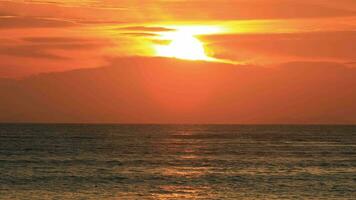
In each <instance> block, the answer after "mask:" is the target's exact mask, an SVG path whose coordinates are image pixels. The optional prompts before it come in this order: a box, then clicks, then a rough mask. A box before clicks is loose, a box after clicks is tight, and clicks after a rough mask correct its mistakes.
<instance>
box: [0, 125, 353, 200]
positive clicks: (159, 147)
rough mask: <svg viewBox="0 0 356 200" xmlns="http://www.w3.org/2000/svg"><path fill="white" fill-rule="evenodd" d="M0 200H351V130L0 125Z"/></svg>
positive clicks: (321, 127)
mask: <svg viewBox="0 0 356 200" xmlns="http://www.w3.org/2000/svg"><path fill="white" fill-rule="evenodd" d="M0 175H1V176H0V199H143V200H145V199H354V198H355V197H356V126H237V125H236V126H223V125H216V126H215V125H214V126H213V125H211V126H209V125H30V124H28V125H18V124H17V125H15V124H13V125H0Z"/></svg>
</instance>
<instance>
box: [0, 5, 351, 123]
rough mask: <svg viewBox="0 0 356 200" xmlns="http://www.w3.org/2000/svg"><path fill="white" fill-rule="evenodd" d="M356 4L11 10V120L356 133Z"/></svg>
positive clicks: (6, 54) (6, 39) (3, 41)
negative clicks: (267, 126) (273, 126)
mask: <svg viewBox="0 0 356 200" xmlns="http://www.w3.org/2000/svg"><path fill="white" fill-rule="evenodd" d="M355 44H356V1H355V0H338V1H330V0H298V1H295V0H190V1H184V0H119V1H114V0H101V1H100V0H98V1H96V0H83V1H74V0H62V1H52V0H45V1H42V0H32V1H30V0H28V1H25V0H23V1H21V0H5V1H0V95H1V96H0V121H1V122H93V123H100V122H103V123H108V122H112V123H308V124H313V123H317V124H318V123H323V124H324V123H327V124H334V123H337V124H339V123H340V124H344V123H346V124H355V123H356V105H355V103H354V102H355V101H356V68H355V67H356V45H355Z"/></svg>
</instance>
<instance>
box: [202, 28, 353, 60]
mask: <svg viewBox="0 0 356 200" xmlns="http://www.w3.org/2000/svg"><path fill="white" fill-rule="evenodd" d="M202 39H203V40H204V41H206V42H207V43H208V47H209V48H210V49H213V50H216V51H217V52H216V55H217V56H220V57H223V58H229V59H233V60H254V58H261V59H262V60H265V61H266V60H267V61H268V60H280V61H283V60H288V59H305V60H307V59H314V60H323V59H324V60H339V61H345V60H349V61H350V60H351V61H352V60H355V59H356V53H355V51H354V50H353V49H354V45H353V44H354V43H356V32H354V31H330V32H323V31H320V32H305V33H281V34H280V33H275V34H273V33H271V34H264V33H261V34H231V35H210V36H204V37H202Z"/></svg>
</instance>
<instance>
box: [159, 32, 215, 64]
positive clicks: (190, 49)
mask: <svg viewBox="0 0 356 200" xmlns="http://www.w3.org/2000/svg"><path fill="white" fill-rule="evenodd" d="M174 28H175V29H176V31H172V32H165V33H163V34H162V35H161V36H160V38H159V39H160V40H167V41H169V43H168V44H167V45H156V46H155V47H154V48H155V52H156V55H158V56H163V57H172V58H179V59H185V60H206V61H212V60H213V58H211V57H209V56H208V55H207V54H206V51H205V48H204V44H203V42H201V41H200V40H199V39H198V38H197V37H196V36H197V35H201V34H206V33H209V31H210V32H212V30H211V28H210V29H208V28H204V27H203V28H202V27H174Z"/></svg>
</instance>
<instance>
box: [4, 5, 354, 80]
mask: <svg viewBox="0 0 356 200" xmlns="http://www.w3.org/2000/svg"><path fill="white" fill-rule="evenodd" d="M177 24H178V25H187V24H189V25H221V26H223V27H224V28H226V29H228V30H229V31H228V32H222V33H216V34H210V35H202V36H198V37H199V38H201V40H202V41H203V42H204V43H205V46H206V48H207V51H208V52H209V54H210V56H212V57H216V58H220V59H229V60H232V61H235V62H239V63H258V64H262V65H263V64H276V63H283V62H291V61H299V60H302V61H305V60H308V61H316V62H318V61H320V62H342V63H354V62H355V60H356V54H355V51H353V44H354V43H355V42H356V41H355V35H356V34H355V33H356V3H355V1H352V0H340V1H337V2H336V1H335V2H330V1H323V0H313V1H307V0H301V1H293V0H267V1H266V0H236V1H231V0H221V1H213V0H197V1H180V0H173V1H172V0H140V1H136V0H134V1H133V0H127V1H126V0H124V1H120V2H119V3H118V2H117V1H110V0H99V1H86V0H85V1H80V2H79V1H71V0H69V1H47V0H46V1H42V0H38V1H22V0H8V1H1V2H0V77H14V78H18V77H23V76H27V75H31V74H37V73H41V72H55V71H66V70H72V69H80V68H90V67H98V66H101V65H103V64H105V63H107V57H116V56H155V52H154V49H153V47H152V46H153V45H155V44H156V43H162V42H166V41H158V40H157V39H156V38H155V36H157V35H158V34H159V33H160V32H162V31H171V30H173V29H171V28H169V27H167V26H169V25H177ZM28 38H31V40H29V39H28ZM83 38H84V40H83ZM24 63H26V65H24Z"/></svg>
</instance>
